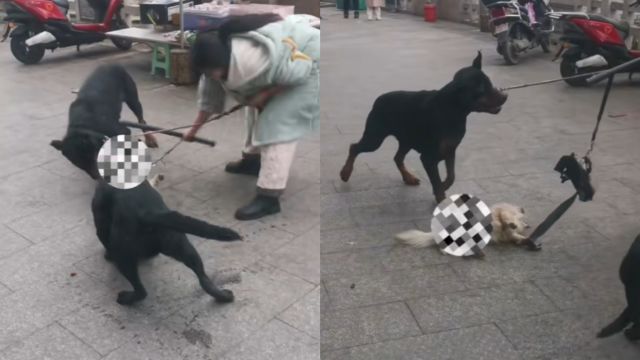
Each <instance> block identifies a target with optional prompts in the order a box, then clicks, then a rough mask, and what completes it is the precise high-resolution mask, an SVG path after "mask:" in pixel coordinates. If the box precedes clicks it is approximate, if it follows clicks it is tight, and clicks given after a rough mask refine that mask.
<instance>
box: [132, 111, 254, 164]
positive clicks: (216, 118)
mask: <svg viewBox="0 0 640 360" xmlns="http://www.w3.org/2000/svg"><path fill="white" fill-rule="evenodd" d="M244 106H245V105H242V104H238V105H236V106H234V107H232V108H231V109H229V110H227V111H225V112H223V113H220V114H218V115H215V116H211V117H209V118H208V119H207V120H205V121H204V122H203V123H202V125H205V124H207V123H210V122H212V121H214V120H218V119H220V118H223V117H225V116H227V115H229V114H233V113H234V112H236V111H238V110H239V109H241V108H243V107H244ZM192 126H193V125H185V126H178V127H175V128H171V129H159V130H152V131H146V132H143V133H142V134H140V135H138V136H145V135H151V134H167V133H168V132H174V133H175V130H180V129H186V128H190V127H192ZM178 134H180V133H178ZM194 140H195V139H194ZM183 142H184V138H183V137H182V134H180V141H178V142H177V143H176V144H175V145H173V146H172V147H171V149H169V150H167V151H166V152H165V153H164V154H162V156H160V158H159V159H158V160H156V161H154V162H153V165H155V164H157V163H158V162H160V161H162V159H164V158H165V157H166V156H167V155H169V154H170V153H171V152H172V151H173V150H175V149H176V148H177V147H178V146H180V144H182V143H183ZM199 142H202V140H201V141H199ZM211 143H212V144H213V145H215V142H213V141H211ZM213 145H211V146H213Z"/></svg>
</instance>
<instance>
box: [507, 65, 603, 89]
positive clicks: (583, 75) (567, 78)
mask: <svg viewBox="0 0 640 360" xmlns="http://www.w3.org/2000/svg"><path fill="white" fill-rule="evenodd" d="M603 72H604V70H600V71H593V72H589V73H584V74H578V75H572V76H567V77H562V78H557V79H551V80H543V81H536V82H531V83H524V84H520V85H513V86H508V87H505V88H500V90H502V91H508V90H516V89H523V88H527V87H531V86H539V85H547V84H553V83H557V82H560V81H565V80H573V79H580V78H584V77H589V76H594V75H597V74H600V73H603Z"/></svg>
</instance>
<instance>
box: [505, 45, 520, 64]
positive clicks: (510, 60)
mask: <svg viewBox="0 0 640 360" xmlns="http://www.w3.org/2000/svg"><path fill="white" fill-rule="evenodd" d="M502 57H503V58H504V61H506V62H507V64H508V65H517V64H518V60H519V56H518V50H516V46H515V45H514V44H513V43H512V42H511V41H507V42H505V43H504V44H503V45H502Z"/></svg>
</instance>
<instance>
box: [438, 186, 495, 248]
mask: <svg viewBox="0 0 640 360" xmlns="http://www.w3.org/2000/svg"><path fill="white" fill-rule="evenodd" d="M491 220H492V216H491V209H490V208H489V207H488V206H487V204H485V203H484V202H483V201H482V200H480V199H478V198H477V197H474V196H471V195H468V194H460V195H451V196H449V197H448V198H447V199H445V200H443V201H442V202H441V203H440V204H438V206H437V207H436V209H435V210H434V211H433V218H432V219H431V231H432V233H433V235H434V240H435V242H436V243H437V244H438V246H440V248H441V249H442V250H443V251H444V252H446V253H447V254H451V255H454V256H469V255H472V254H473V251H472V250H473V249H474V248H479V249H482V248H484V247H485V246H487V244H489V241H491V232H492V230H493V227H492V225H491Z"/></svg>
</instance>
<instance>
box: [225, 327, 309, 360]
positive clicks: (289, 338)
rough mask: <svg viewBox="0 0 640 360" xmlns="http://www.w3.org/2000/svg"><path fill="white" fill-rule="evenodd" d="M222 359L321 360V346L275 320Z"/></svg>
mask: <svg viewBox="0 0 640 360" xmlns="http://www.w3.org/2000/svg"><path fill="white" fill-rule="evenodd" d="M222 359H228V360H244V359H246V360H249V359H250V360H254V359H255V360H280V359H300V360H302V359H305V360H307V359H308V360H315V359H317V360H320V346H319V344H318V340H317V339H314V338H312V337H310V336H309V335H307V334H305V333H303V332H301V331H298V330H296V329H294V328H292V327H290V326H289V325H287V324H285V323H283V322H282V321H280V320H277V319H274V320H271V321H270V322H269V323H268V324H267V325H266V326H265V327H263V328H262V329H260V330H259V331H258V332H257V333H255V334H254V335H253V336H252V338H251V339H250V340H246V341H244V342H242V343H241V344H240V345H239V346H238V347H236V348H234V349H232V350H231V351H230V352H228V353H227V354H226V355H225V356H224V357H223V358H222Z"/></svg>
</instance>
